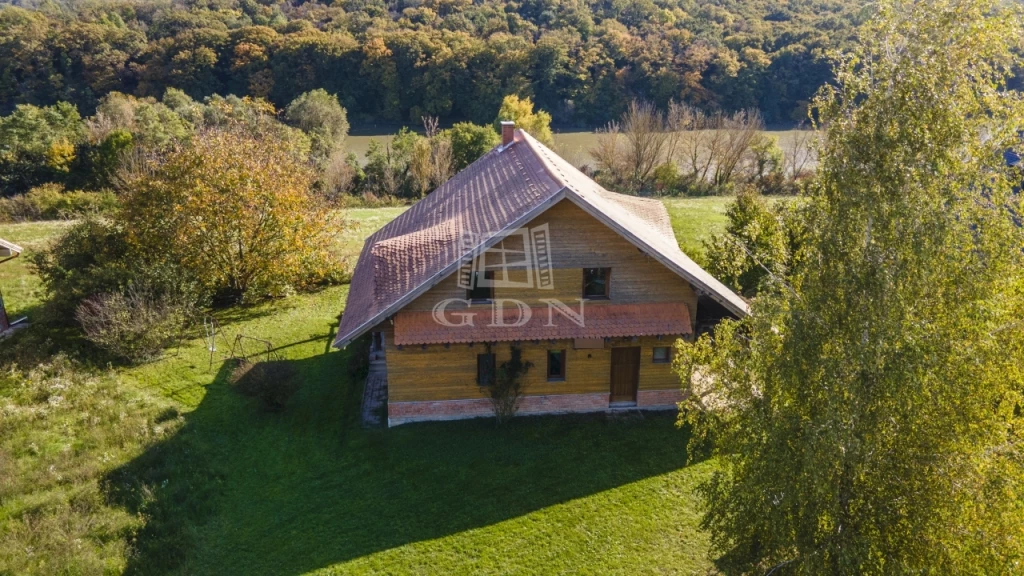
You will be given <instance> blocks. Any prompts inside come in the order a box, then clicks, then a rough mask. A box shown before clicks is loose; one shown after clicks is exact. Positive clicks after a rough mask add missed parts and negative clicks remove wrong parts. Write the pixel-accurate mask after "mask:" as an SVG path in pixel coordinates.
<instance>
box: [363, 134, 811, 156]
mask: <svg viewBox="0 0 1024 576" xmlns="http://www.w3.org/2000/svg"><path fill="white" fill-rule="evenodd" d="M798 132H799V131H798V130H768V131H767V132H766V133H767V134H769V135H771V136H774V137H775V138H777V139H778V141H779V146H780V147H782V149H783V150H784V151H785V150H788V149H789V148H790V147H791V146H792V145H793V139H794V137H795V136H796V135H797V134H798ZM391 136H392V134H390V133H388V134H380V135H368V134H366V133H361V134H359V135H356V136H349V137H348V138H347V139H346V140H345V145H346V146H347V147H348V149H349V150H350V151H351V152H354V153H355V154H356V156H358V157H359V160H360V161H363V162H365V160H366V151H367V150H369V149H370V140H377V141H379V142H381V143H386V142H390V141H391ZM596 140H597V133H595V132H593V131H589V132H588V131H578V132H571V131H570V132H556V133H555V150H556V151H557V152H558V153H559V154H561V155H562V156H563V157H565V158H566V159H567V160H569V161H570V162H573V163H575V164H583V163H586V162H589V161H590V154H589V152H588V151H589V150H590V148H592V147H593V146H594V143H595V142H596Z"/></svg>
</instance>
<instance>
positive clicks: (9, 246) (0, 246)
mask: <svg viewBox="0 0 1024 576" xmlns="http://www.w3.org/2000/svg"><path fill="white" fill-rule="evenodd" d="M22 252H24V250H22V248H21V246H18V245H17V244H15V243H13V242H8V241H7V240H4V239H3V238H0V258H10V257H12V256H17V255H19V254H21V253H22Z"/></svg>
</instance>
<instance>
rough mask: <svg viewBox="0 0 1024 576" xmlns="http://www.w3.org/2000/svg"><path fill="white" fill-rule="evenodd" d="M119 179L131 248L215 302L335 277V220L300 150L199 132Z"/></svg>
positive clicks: (270, 140) (236, 134)
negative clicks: (174, 269) (175, 271)
mask: <svg viewBox="0 0 1024 576" xmlns="http://www.w3.org/2000/svg"><path fill="white" fill-rule="evenodd" d="M150 160H151V164H150V165H149V166H147V167H145V168H144V169H142V170H139V171H137V172H135V173H132V174H128V175H127V176H126V190H127V193H126V195H125V198H124V205H123V207H122V210H121V211H120V212H119V215H118V217H117V223H118V224H119V225H120V226H121V227H122V229H123V230H124V233H125V237H126V242H127V244H128V246H129V248H130V250H132V251H133V252H134V253H136V254H138V255H139V257H141V258H143V259H145V260H152V261H170V262H175V263H177V264H178V265H179V266H181V267H182V269H183V270H184V271H185V273H186V274H187V275H188V276H189V277H190V278H193V279H195V281H196V282H198V283H199V284H200V285H201V286H202V287H203V288H204V289H205V291H206V292H207V293H209V294H212V295H214V297H215V298H216V299H217V300H219V301H221V302H236V301H238V300H241V299H246V300H255V299H259V298H262V297H265V296H268V295H279V294H283V293H285V292H286V291H288V290H290V289H302V288H309V287H312V286H315V285H316V284H318V283H320V282H324V281H328V280H331V279H333V278H334V277H335V276H334V275H335V274H336V273H337V270H336V268H335V264H334V263H333V258H331V255H330V254H329V251H328V243H329V238H330V236H331V234H332V233H333V232H334V225H335V224H336V223H335V222H334V220H333V218H332V216H331V214H330V212H329V211H328V210H327V209H326V207H325V206H323V205H322V203H320V202H318V201H317V199H316V197H315V196H314V195H312V194H311V192H310V186H311V184H312V182H313V174H312V172H311V170H310V168H309V167H308V165H307V163H306V162H305V160H304V157H303V156H301V155H297V154H295V153H294V150H292V149H291V148H290V145H289V144H288V143H287V142H283V141H281V140H279V139H277V138H275V137H274V136H273V135H272V134H261V135H257V136H254V135H252V134H250V133H249V132H247V131H243V130H240V129H238V127H237V126H236V127H227V128H215V129H206V130H204V131H203V132H202V133H201V134H200V135H199V136H198V137H196V138H193V139H191V140H189V141H188V142H187V143H185V144H182V145H180V146H178V147H176V148H175V149H174V150H172V151H170V152H169V153H168V154H166V156H164V157H156V156H154V157H151V158H150Z"/></svg>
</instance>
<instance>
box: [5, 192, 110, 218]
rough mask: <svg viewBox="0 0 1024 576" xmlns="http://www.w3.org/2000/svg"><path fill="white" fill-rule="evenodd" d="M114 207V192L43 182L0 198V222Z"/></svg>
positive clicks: (100, 211) (99, 211)
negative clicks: (70, 188)
mask: <svg viewBox="0 0 1024 576" xmlns="http://www.w3.org/2000/svg"><path fill="white" fill-rule="evenodd" d="M116 209H117V196H116V195H114V193H113V192H110V191H102V192H83V191H81V190H71V191H64V189H63V188H62V187H61V186H60V185H59V184H43V185H42V186H36V187H35V188H33V189H31V190H29V191H28V193H26V194H21V195H18V196H12V197H10V198H0V222H28V221H33V220H61V219H74V218H81V217H83V216H86V215H89V214H110V213H112V212H114V210H116Z"/></svg>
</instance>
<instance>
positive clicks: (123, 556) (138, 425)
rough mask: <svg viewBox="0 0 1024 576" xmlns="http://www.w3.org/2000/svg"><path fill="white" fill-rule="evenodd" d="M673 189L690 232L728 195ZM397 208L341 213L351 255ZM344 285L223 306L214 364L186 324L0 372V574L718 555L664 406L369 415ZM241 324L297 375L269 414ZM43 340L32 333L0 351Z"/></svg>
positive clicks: (39, 330)
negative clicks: (377, 420) (95, 353)
mask: <svg viewBox="0 0 1024 576" xmlns="http://www.w3.org/2000/svg"><path fill="white" fill-rule="evenodd" d="M666 202H667V204H668V206H669V210H670V213H671V215H672V218H673V225H674V227H675V229H676V232H677V235H678V237H679V240H680V243H681V244H682V245H683V246H684V249H687V250H692V249H694V248H697V247H699V244H700V240H701V239H702V238H704V237H706V235H707V234H709V233H711V232H712V231H716V230H720V229H721V227H722V225H723V224H724V221H725V217H724V210H725V206H726V203H727V201H726V200H725V199H721V198H708V199H681V200H668V201H666ZM401 210H402V209H401V208H385V209H365V210H351V211H349V212H348V213H347V220H348V223H349V225H348V227H347V228H346V230H345V231H344V232H343V233H342V234H341V235H340V237H339V239H338V251H339V253H340V254H341V255H342V256H343V257H346V258H348V259H349V260H350V261H352V262H353V263H354V259H355V257H356V256H357V255H358V251H359V248H360V247H361V244H362V239H363V238H365V236H366V235H368V234H369V233H370V232H371V231H373V230H375V229H377V228H379V227H380V226H381V225H383V224H384V223H386V222H387V221H389V220H390V219H391V218H394V217H395V216H396V215H397V214H399V213H400V212H401ZM66 225H67V224H64V223H39V224H23V225H0V237H4V238H6V239H9V240H11V241H14V242H17V243H20V244H22V245H23V246H24V247H25V248H26V249H28V250H30V251H31V250H35V249H38V248H40V247H42V246H44V245H45V242H47V241H48V240H49V239H51V238H53V237H54V236H55V235H56V234H58V233H59V232H60V231H61V230H62V229H63V228H64V227H65V226H66ZM0 286H3V288H4V290H5V295H6V297H7V302H8V306H9V308H10V309H11V311H12V313H13V314H12V315H14V316H17V315H18V314H19V313H21V312H27V313H29V314H30V315H34V314H36V313H38V305H39V303H40V299H41V297H42V295H41V294H40V288H39V284H38V280H37V279H36V278H35V277H34V276H32V274H31V271H30V269H29V268H28V267H27V266H26V260H25V259H18V260H16V261H14V262H9V263H7V264H4V265H0ZM346 293H347V287H345V286H342V287H335V288H330V289H327V290H324V291H322V292H319V293H317V294H307V295H298V296H293V297H290V298H287V299H284V300H281V301H276V302H272V303H269V304H265V305H262V306H256V307H252V308H246V309H242V310H232V311H226V312H222V313H219V314H218V318H219V320H220V322H221V325H222V334H221V336H220V337H219V339H218V342H217V347H218V350H217V352H216V353H214V358H213V360H214V361H213V362H212V364H211V361H210V352H209V351H208V349H207V343H206V342H205V340H204V339H203V338H202V337H201V335H200V333H199V332H198V331H196V332H195V333H194V334H193V336H192V338H191V339H190V340H188V341H187V342H185V343H184V344H183V345H182V346H181V348H180V349H178V350H172V351H171V352H170V353H169V354H168V355H167V356H166V357H165V358H163V359H161V360H159V361H156V362H153V363H150V364H147V365H144V366H140V367H117V366H113V367H108V366H93V365H90V364H89V362H88V358H87V356H85V355H82V356H81V357H80V358H79V362H78V363H74V364H73V363H69V362H68V361H67V360H65V359H63V358H62V357H60V356H56V357H50V358H48V359H46V360H45V361H44V363H43V364H42V365H41V366H40V367H37V368H36V369H34V370H32V371H25V370H18V369H16V368H13V367H11V368H8V369H7V371H6V372H4V373H2V374H0V574H7V573H10V574H21V573H41V574H63V573H70V574H79V573H81V574H91V573H117V572H122V571H126V572H128V573H137V574H226V573H238V574H306V573H323V574H468V573H474V574H475V573H484V574H499V573H500V574H535V573H543V574H564V573H601V574H638V573H643V574H704V573H707V572H708V571H709V570H712V569H713V565H712V564H711V563H710V562H709V560H708V558H707V549H708V540H707V536H706V535H705V534H704V533H702V532H701V531H700V530H699V528H698V517H699V510H698V509H697V506H696V501H695V498H694V494H693V490H694V487H695V485H696V484H697V483H698V482H699V481H700V480H701V479H703V478H705V477H706V476H707V475H708V474H709V473H710V472H711V471H712V470H713V468H714V464H713V462H701V461H700V459H699V458H698V459H696V460H697V463H691V464H688V463H687V457H686V454H685V445H686V434H685V432H684V431H680V430H678V429H676V428H675V426H674V417H673V415H672V414H663V415H646V416H636V415H633V416H626V417H623V416H616V417H611V416H605V415H597V416H586V417H583V416H581V417H543V418H521V419H517V420H515V421H513V422H512V424H511V425H509V426H508V427H506V428H504V429H496V428H495V427H494V424H493V422H491V421H489V420H479V421H467V422H457V423H431V424H417V425H408V426H402V427H399V428H395V429H391V430H363V429H361V428H360V427H359V426H358V423H357V412H358V404H359V398H360V394H361V385H362V382H361V380H360V379H359V378H358V377H354V376H353V375H352V374H351V369H350V367H351V366H352V365H353V364H354V363H355V362H354V360H355V359H354V356H353V354H355V351H354V350H353V349H350V350H348V351H333V350H331V349H330V348H329V346H328V344H329V342H330V339H331V337H332V335H333V331H334V329H335V325H336V322H337V315H338V312H339V311H340V310H341V308H342V306H343V305H344V300H345V295H346ZM238 334H244V335H247V336H252V337H256V338H262V339H266V340H269V341H271V342H272V344H273V346H274V349H275V353H276V354H278V355H280V356H281V357H283V358H285V359H287V360H289V361H290V362H291V363H292V364H293V365H294V366H295V368H296V370H297V371H298V373H299V376H300V380H301V387H300V388H299V390H298V392H297V393H296V395H295V396H294V397H293V398H292V399H291V401H290V403H289V405H288V407H287V409H286V410H285V411H284V412H283V413H269V412H266V411H265V410H263V409H262V408H261V407H260V406H259V405H258V404H257V402H256V401H255V400H254V399H251V398H248V397H245V396H242V395H241V394H238V393H236V392H235V391H234V390H232V387H231V385H230V384H228V382H227V380H228V378H227V376H228V372H229V370H230V367H229V366H228V365H227V364H226V363H225V362H224V351H225V350H226V349H227V348H229V347H230V342H231V341H233V340H234V338H235V336H236V335H238ZM54 338H57V336H56V335H51V334H47V333H45V329H44V327H42V326H36V327H32V328H29V329H27V330H24V331H22V332H21V333H19V335H18V336H17V337H16V338H15V339H12V340H9V341H6V342H4V343H3V344H2V345H0V346H2V347H3V348H0V365H3V363H4V361H5V360H6V361H10V360H11V359H12V358H16V357H17V350H18V348H19V347H21V348H32V349H33V350H32V351H33V352H38V351H40V350H43V351H45V350H52V349H56V348H59V346H55V345H54V344H53V342H52V340H53V339H54ZM5 349H6V350H5ZM70 349H72V350H74V349H79V348H76V347H71V348H70ZM72 354H73V353H72Z"/></svg>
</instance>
